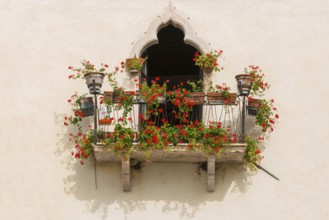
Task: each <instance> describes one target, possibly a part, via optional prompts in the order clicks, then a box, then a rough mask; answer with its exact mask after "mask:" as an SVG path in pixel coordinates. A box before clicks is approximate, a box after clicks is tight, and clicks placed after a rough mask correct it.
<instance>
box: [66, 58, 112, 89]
mask: <svg viewBox="0 0 329 220" xmlns="http://www.w3.org/2000/svg"><path fill="white" fill-rule="evenodd" d="M81 65H82V67H78V68H75V67H73V66H69V67H68V69H69V70H72V71H73V72H75V74H73V75H69V78H70V79H77V78H84V79H85V80H86V84H87V86H88V88H89V91H90V93H91V94H100V93H101V88H102V84H103V79H104V76H109V77H111V75H110V74H109V73H107V72H106V70H107V68H108V65H107V64H101V68H100V69H96V68H95V65H94V64H92V63H90V62H89V61H87V60H82V61H81Z"/></svg>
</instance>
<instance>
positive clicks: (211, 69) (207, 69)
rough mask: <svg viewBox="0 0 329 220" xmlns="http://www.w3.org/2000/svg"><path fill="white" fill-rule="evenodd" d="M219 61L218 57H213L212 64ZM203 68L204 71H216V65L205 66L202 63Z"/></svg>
mask: <svg viewBox="0 0 329 220" xmlns="http://www.w3.org/2000/svg"><path fill="white" fill-rule="evenodd" d="M216 63H217V57H213V58H212V64H213V65H214V66H215V65H216ZM201 69H202V71H203V72H205V73H212V71H214V69H215V68H214V67H205V66H204V65H201Z"/></svg>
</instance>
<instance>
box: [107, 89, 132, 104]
mask: <svg viewBox="0 0 329 220" xmlns="http://www.w3.org/2000/svg"><path fill="white" fill-rule="evenodd" d="M131 92H132V91H124V94H126V95H131ZM108 100H110V101H112V102H113V103H120V102H121V100H120V97H119V96H118V94H117V93H115V92H112V91H111V92H104V101H105V102H106V101H108Z"/></svg>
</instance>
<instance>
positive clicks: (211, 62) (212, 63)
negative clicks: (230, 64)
mask: <svg viewBox="0 0 329 220" xmlns="http://www.w3.org/2000/svg"><path fill="white" fill-rule="evenodd" d="M222 54H223V51H222V50H219V51H217V50H215V51H210V52H208V53H205V52H203V53H201V54H199V52H198V51H196V52H195V53H194V58H193V61H194V62H195V65H196V66H199V67H201V69H202V70H203V71H204V72H205V73H211V72H212V71H214V70H215V71H218V72H219V71H220V70H222V69H224V68H223V67H220V66H219V65H218V62H217V59H218V57H220V56H221V55H222Z"/></svg>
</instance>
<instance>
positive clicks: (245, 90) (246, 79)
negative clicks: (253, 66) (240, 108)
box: [235, 74, 252, 96]
mask: <svg viewBox="0 0 329 220" xmlns="http://www.w3.org/2000/svg"><path fill="white" fill-rule="evenodd" d="M235 79H236V81H237V84H238V90H239V95H240V96H248V95H249V94H250V90H251V85H252V76H251V75H250V74H240V75H237V76H235Z"/></svg>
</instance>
